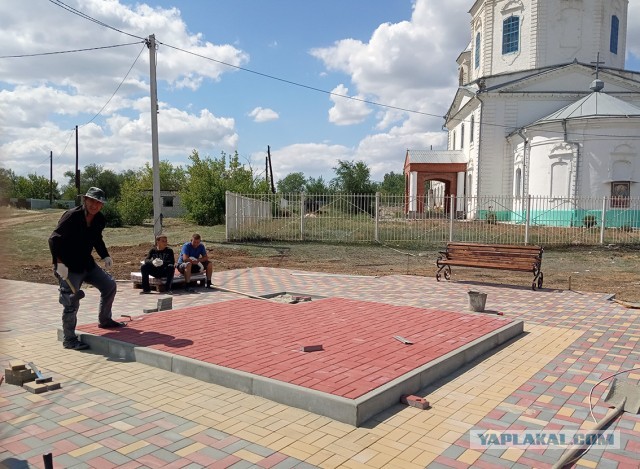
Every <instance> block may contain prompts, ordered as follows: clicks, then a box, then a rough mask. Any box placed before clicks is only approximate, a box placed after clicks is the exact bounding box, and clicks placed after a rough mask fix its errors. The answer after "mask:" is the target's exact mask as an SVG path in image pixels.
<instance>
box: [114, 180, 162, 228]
mask: <svg viewBox="0 0 640 469" xmlns="http://www.w3.org/2000/svg"><path fill="white" fill-rule="evenodd" d="M142 172H143V171H140V172H139V173H138V174H136V175H130V176H129V177H128V178H127V179H126V180H125V181H124V182H123V183H122V187H121V191H120V200H118V202H116V203H115V207H116V209H117V212H118V213H119V214H120V218H121V220H122V223H123V224H125V225H141V224H142V222H143V221H144V220H145V219H146V218H148V217H149V214H150V213H152V210H153V198H152V195H151V193H150V192H149V190H146V191H145V188H144V185H143V183H142V174H141V173H142Z"/></svg>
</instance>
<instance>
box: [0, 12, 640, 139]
mask: <svg viewBox="0 0 640 469" xmlns="http://www.w3.org/2000/svg"><path fill="white" fill-rule="evenodd" d="M49 1H50V2H51V3H53V4H54V5H56V6H58V7H61V8H63V9H64V10H66V11H69V12H70V13H73V14H75V15H78V16H80V17H81V18H84V19H87V20H89V21H92V22H94V23H96V24H98V25H100V26H103V27H105V28H108V29H111V30H113V31H117V32H119V33H122V34H126V35H128V36H131V37H135V38H138V39H141V40H143V41H146V39H145V38H142V37H140V36H136V35H134V34H130V33H127V32H125V31H122V30H120V29H117V28H115V27H113V26H111V25H108V24H107V23H104V22H103V21H100V20H97V19H95V18H93V17H91V16H89V15H87V14H85V13H83V12H81V11H80V10H77V9H75V8H73V7H70V6H69V5H67V4H65V3H64V2H62V1H60V0H49ZM157 43H158V44H162V45H164V46H166V47H169V48H171V49H175V50H177V51H180V52H183V53H185V54H190V55H193V56H195V57H199V58H202V59H205V60H209V61H212V62H216V63H219V64H221V65H225V66H227V67H231V68H235V69H237V70H242V71H244V72H248V73H252V74H254V75H258V76H261V77H264V78H268V79H271V80H276V81H280V82H282V83H285V84H289V85H293V86H298V87H300V88H304V89H308V90H311V91H316V92H318V93H323V94H326V95H329V96H335V97H339V98H343V99H350V100H352V101H357V102H361V103H364V104H370V105H372V106H378V107H383V108H386V109H392V110H397V111H402V112H407V113H411V114H419V115H423V116H427V117H437V118H439V119H444V118H445V116H441V115H437V114H432V113H428V112H423V111H418V110H415V109H408V108H403V107H399V106H393V105H389V104H384V103H379V102H376V101H371V100H367V99H361V98H357V97H354V96H348V95H343V94H340V93H335V92H332V91H327V90H323V89H321V88H317V87H314V86H310V85H305V84H303V83H298V82H295V81H292V80H288V79H285V78H281V77H277V76H274V75H269V74H267V73H263V72H258V71H256V70H251V69H249V68H245V67H241V66H239V65H234V64H230V63H228V62H224V61H221V60H217V59H214V58H212V57H207V56H204V55H202V54H198V53H195V52H192V51H188V50H185V49H182V48H180V47H177V46H172V45H170V44H167V43H164V42H161V41H157ZM126 45H130V44H126ZM109 47H117V46H109ZM86 50H91V49H86ZM94 50H95V49H94ZM77 51H79V50H77ZM69 52H72V51H69ZM54 53H55V52H52V53H47V54H54ZM47 54H33V55H47ZM27 56H28V55H24V56H4V57H2V56H0V58H7V57H27ZM136 60H137V59H136ZM134 63H135V62H134ZM116 91H117V90H116ZM105 106H106V105H105ZM103 109H104V108H103ZM101 111H102V110H101ZM96 117H97V116H96ZM94 119H95V117H94ZM92 120H93V119H92ZM89 122H91V121H89ZM87 124H88V122H87ZM84 125H86V124H84ZM481 125H485V126H493V127H499V128H504V129H511V130H515V127H513V126H511V125H502V124H496V123H488V122H482V124H481ZM547 132H548V133H552V134H563V133H564V131H553V130H548V131H547ZM591 136H593V137H602V138H629V139H634V140H635V139H639V138H640V137H639V136H635V135H631V136H624V135H609V134H604V135H599V134H592V135H591Z"/></svg>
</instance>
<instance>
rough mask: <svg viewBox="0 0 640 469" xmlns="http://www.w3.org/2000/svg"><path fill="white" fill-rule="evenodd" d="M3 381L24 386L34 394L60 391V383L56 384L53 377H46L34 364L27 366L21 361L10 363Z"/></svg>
mask: <svg viewBox="0 0 640 469" xmlns="http://www.w3.org/2000/svg"><path fill="white" fill-rule="evenodd" d="M3 379H4V380H6V382H7V384H13V385H15V386H22V387H23V388H24V389H26V390H27V391H29V392H31V393H33V394H40V393H43V392H47V391H53V390H55V389H60V388H61V386H60V383H54V382H53V378H52V377H51V376H44V375H43V374H42V373H41V372H40V370H39V369H38V367H37V366H36V365H35V364H34V363H33V362H29V363H27V364H25V363H23V362H20V361H11V362H9V368H5V370H4V376H3Z"/></svg>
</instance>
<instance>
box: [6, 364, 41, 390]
mask: <svg viewBox="0 0 640 469" xmlns="http://www.w3.org/2000/svg"><path fill="white" fill-rule="evenodd" d="M4 379H5V380H6V381H7V384H14V385H16V386H22V385H23V384H24V383H29V382H31V381H35V380H36V374H35V373H34V372H33V371H31V370H26V369H25V370H11V369H9V368H6V369H5V370H4Z"/></svg>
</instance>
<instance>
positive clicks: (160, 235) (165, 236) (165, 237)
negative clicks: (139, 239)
mask: <svg viewBox="0 0 640 469" xmlns="http://www.w3.org/2000/svg"><path fill="white" fill-rule="evenodd" d="M161 238H164V239H168V238H167V235H166V234H159V235H158V236H156V241H158V240H159V239H161Z"/></svg>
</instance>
